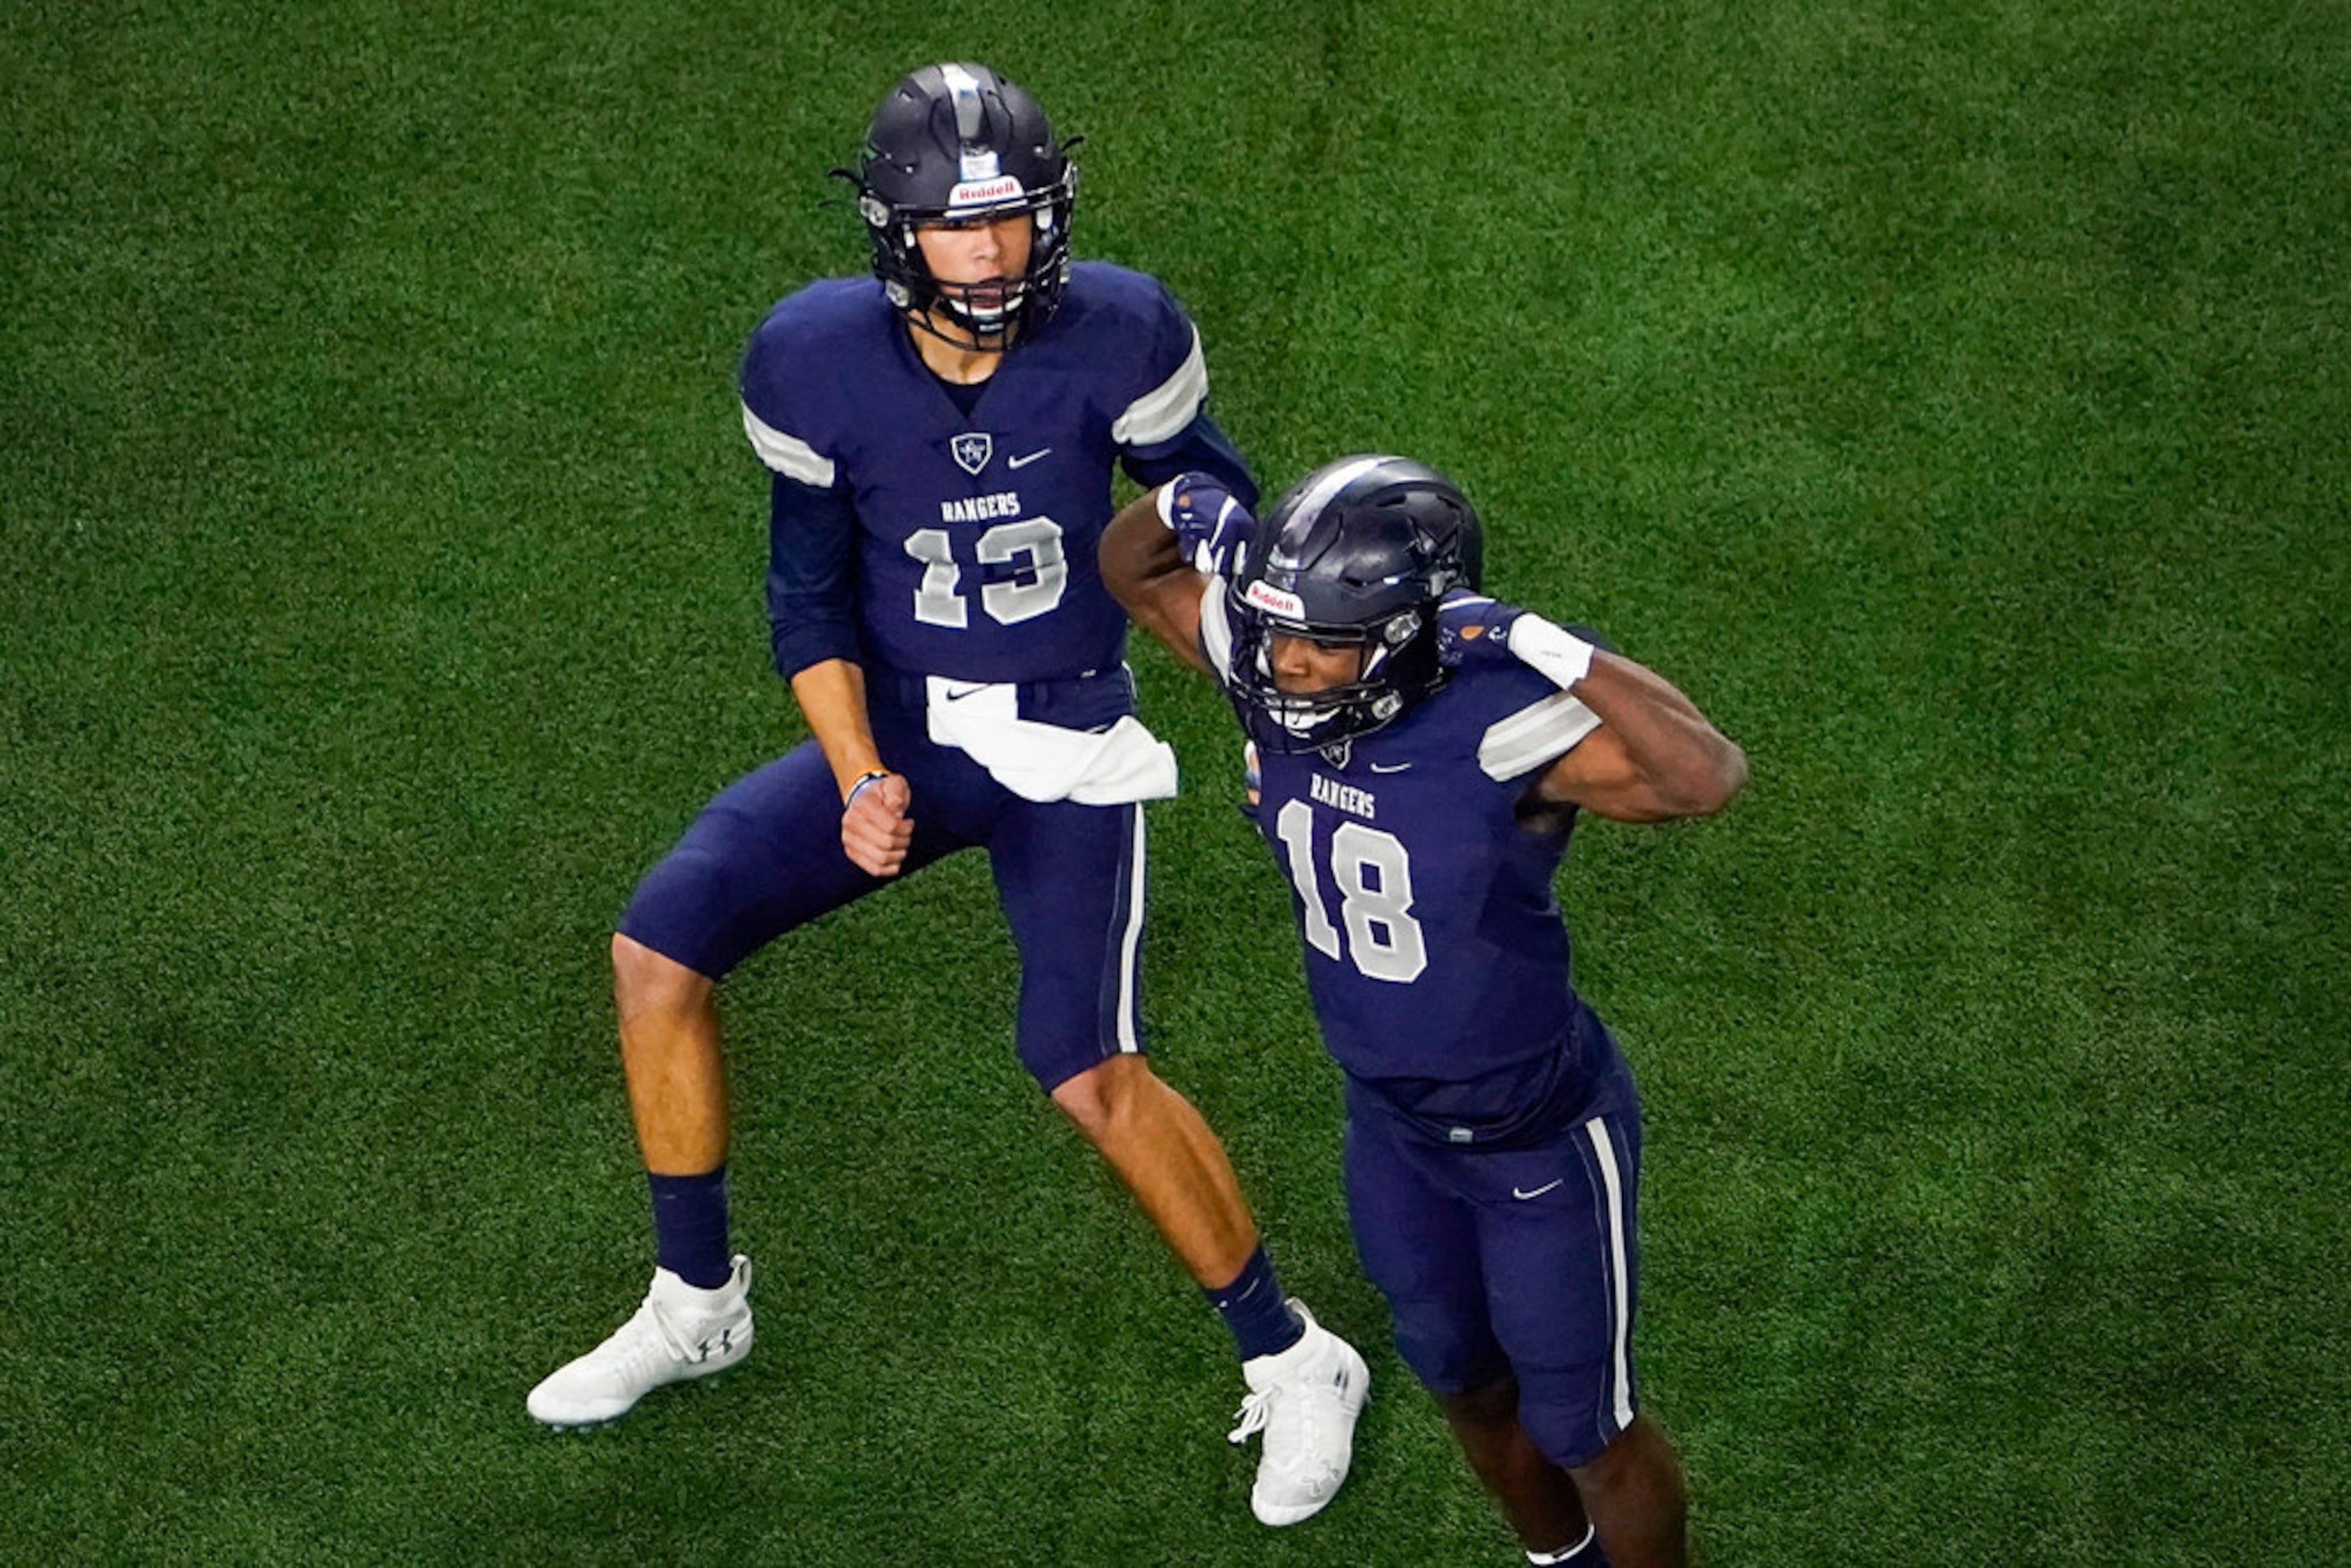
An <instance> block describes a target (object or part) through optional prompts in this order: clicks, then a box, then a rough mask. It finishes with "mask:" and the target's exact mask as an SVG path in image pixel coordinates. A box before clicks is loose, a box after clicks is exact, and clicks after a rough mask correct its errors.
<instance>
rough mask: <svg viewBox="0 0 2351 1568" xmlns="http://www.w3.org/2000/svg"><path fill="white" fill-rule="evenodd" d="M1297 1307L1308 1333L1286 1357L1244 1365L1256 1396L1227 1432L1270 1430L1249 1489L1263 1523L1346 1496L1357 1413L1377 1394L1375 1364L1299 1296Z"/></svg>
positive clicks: (1235, 1436) (1290, 1519)
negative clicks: (1342, 1488)
mask: <svg viewBox="0 0 2351 1568" xmlns="http://www.w3.org/2000/svg"><path fill="white" fill-rule="evenodd" d="M1290 1310H1291V1311H1293V1312H1296V1313H1297V1314H1298V1315H1299V1316H1300V1317H1301V1318H1302V1319H1304V1320H1305V1322H1306V1334H1305V1337H1304V1338H1302V1339H1301V1340H1300V1341H1299V1342H1298V1343H1296V1344H1293V1345H1291V1346H1290V1348H1289V1349H1288V1350H1285V1351H1283V1352H1282V1353H1281V1354H1279V1355H1260V1356H1259V1357H1257V1358H1256V1359H1255V1360H1252V1361H1245V1362H1243V1363H1241V1376H1242V1378H1243V1379H1244V1380H1246V1381H1247V1382H1248V1384H1249V1397H1248V1398H1246V1399H1244V1400H1242V1401H1241V1408H1240V1414H1239V1416H1238V1420H1239V1423H1240V1424H1239V1425H1238V1426H1237V1427H1234V1428H1233V1429H1232V1431H1231V1433H1230V1434H1229V1435H1228V1440H1229V1441H1232V1442H1235V1443H1245V1442H1247V1441H1249V1438H1250V1437H1254V1436H1256V1435H1257V1434H1258V1433H1259V1432H1263V1433H1264V1434H1265V1448H1264V1449H1263V1450H1262V1451H1261V1452H1260V1453H1259V1456H1258V1461H1257V1485H1256V1486H1255V1487H1253V1488H1252V1489H1250V1491H1249V1511H1251V1512H1252V1513H1255V1514H1256V1515H1257V1517H1258V1521H1259V1523H1262V1524H1296V1523H1297V1522H1298V1521H1300V1520H1301V1519H1307V1518H1311V1516H1313V1515H1314V1514H1316V1513H1319V1512H1321V1511H1322V1505H1323V1504H1324V1503H1326V1502H1329V1501H1330V1500H1332V1498H1334V1497H1336V1496H1338V1495H1339V1483H1340V1482H1342V1481H1343V1480H1345V1479H1347V1466H1348V1465H1349V1463H1350V1462H1351V1461H1352V1460H1353V1458H1354V1454H1355V1417H1356V1416H1360V1415H1362V1414H1363V1410H1364V1400H1365V1399H1366V1398H1368V1397H1369V1396H1370V1395H1371V1392H1372V1373H1371V1368H1369V1367H1367V1366H1365V1365H1364V1358H1363V1357H1362V1356H1360V1355H1358V1354H1355V1347H1354V1346H1353V1345H1352V1344H1349V1343H1347V1342H1346V1341H1345V1340H1343V1339H1341V1338H1340V1337H1339V1336H1338V1335H1337V1334H1334V1333H1332V1332H1331V1331H1330V1330H1329V1329H1326V1328H1324V1327H1323V1326H1322V1324H1321V1323H1318V1322H1315V1321H1314V1314H1313V1313H1312V1312H1308V1311H1307V1310H1306V1303H1305V1302H1303V1301H1300V1300H1299V1299H1298V1298H1297V1297H1295V1296H1292V1297H1291V1298H1290Z"/></svg>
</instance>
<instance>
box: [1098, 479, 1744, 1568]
mask: <svg viewBox="0 0 2351 1568" xmlns="http://www.w3.org/2000/svg"><path fill="white" fill-rule="evenodd" d="M1480 558H1481V536H1480V532H1479V524H1478V518H1477V515H1476V513H1475V512H1474V511H1473V510H1472V509H1471V507H1470V505H1469V503H1468V500H1467V499H1466V498H1465V497H1463V496H1462V494H1461V492H1460V491H1459V490H1458V489H1457V488H1456V487H1455V486H1453V485H1452V484H1451V483H1450V482H1449V481H1447V479H1446V478H1445V477H1444V476H1442V475H1439V474H1437V473H1436V472H1435V471H1434V470H1432V469H1429V468H1427V467H1425V466H1423V465H1420V464H1418V463H1414V462H1410V461H1407V460H1405V459H1404V458H1399V457H1384V456H1360V457H1351V458H1346V459H1343V460H1341V461H1340V462H1337V463H1333V464H1331V465H1327V466H1325V467H1323V468H1322V469H1320V470H1318V471H1317V472H1315V473H1314V474H1312V475H1311V476H1308V477H1307V479H1306V480H1305V481H1304V482H1303V483H1301V485H1300V486H1298V487H1297V488H1296V489H1294V490H1292V491H1291V492H1290V494H1289V495H1287V496H1285V497H1283V498H1282V499H1281V501H1280V504H1279V505H1277V506H1276V507H1275V508H1274V509H1273V511H1272V512H1271V514H1270V515H1269V516H1268V517H1266V519H1265V520H1264V523H1263V524H1262V526H1259V524H1257V523H1256V522H1255V521H1253V519H1252V518H1251V517H1250V516H1249V509H1248V507H1247V504H1246V497H1241V496H1238V494H1236V493H1234V492H1233V491H1232V490H1231V489H1230V487H1229V486H1226V485H1224V484H1223V483H1222V482H1221V481H1220V480H1219V479H1217V477H1216V476H1212V475H1206V474H1201V475H1187V476H1182V477H1180V478H1178V479H1176V480H1175V481H1174V482H1173V483H1171V484H1169V485H1167V486H1163V487H1161V488H1160V489H1159V490H1158V491H1157V492H1156V493H1155V495H1151V496H1145V497H1142V498H1141V499H1140V500H1138V501H1137V502H1135V503H1134V505H1132V506H1130V507H1127V508H1126V509H1125V510H1124V511H1123V512H1122V513H1121V514H1120V516H1119V517H1118V518H1117V519H1116V521H1115V522H1113V525H1112V527H1111V528H1110V530H1109V532H1108V534H1107V535H1106V536H1105V538H1104V539H1103V544H1102V571H1103V578H1104V580H1105V581H1107V582H1108V583H1109V585H1110V588H1111V591H1112V592H1113V593H1114V594H1116V595H1117V596H1118V597H1119V599H1120V601H1121V602H1123V603H1124V604H1125V605H1126V606H1127V608H1128V611H1129V612H1130V613H1131V614H1132V615H1133V616H1134V619H1135V621H1136V622H1137V623H1138V624H1139V625H1142V626H1144V627H1145V628H1146V629H1148V630H1149V631H1151V632H1153V633H1154V634H1155V635H1156V636H1158V637H1159V638H1160V639H1161V640H1162V641H1163V642H1165V643H1167V645H1168V646H1169V647H1171V648H1172V649H1174V650H1175V653H1177V654H1178V655H1179V656H1180V657H1182V658H1183V659H1184V660H1186V662H1187V663H1189V664H1192V665H1193V666H1195V667H1196V668H1198V669H1201V670H1204V671H1206V672H1207V673H1208V674H1212V675H1214V676H1216V677H1217V679H1218V680H1219V681H1220V682H1221V683H1222V684H1223V685H1224V687H1225V689H1226V691H1227V693H1228V695H1230V697H1231V698H1232V701H1233V705H1234V708H1235V711H1236V712H1237V713H1238V716H1239V717H1240V720H1241V723H1242V726H1243V728H1244V729H1245V730H1246V731H1247V732H1248V735H1249V757H1250V763H1251V768H1252V772H1253V775H1254V776H1253V778H1252V779H1251V780H1250V804H1249V813H1250V815H1251V817H1252V818H1253V820H1254V821H1255V822H1256V824H1257V826H1258V828H1259V831H1262V832H1263V833H1264V835H1265V838H1266V841H1267V842H1268V844H1269V845H1270V847H1271V849H1272V851H1273V854H1274V858H1275V860H1276V861H1277V862H1278V863H1279V864H1280V866H1282V867H1283V868H1284V869H1285V870H1286V871H1287V872H1288V873H1289V876H1290V884H1291V889H1290V890H1291V894H1292V898H1293V904H1294V907H1295V909H1296V913H1297V916H1298V925H1299V934H1300V936H1301V937H1302V938H1303V939H1304V943H1305V949H1306V953H1305V961H1306V970H1307V980H1308V988H1309V990H1310V993H1311V997H1312V999H1313V1002H1314V1007H1315V1012H1316V1015H1317V1017H1318V1019H1320V1022H1321V1024H1322V1037H1323V1042H1324V1044H1325V1046H1326V1047H1327V1048H1328V1049H1329V1051H1330V1052H1331V1054H1332V1057H1334V1058H1335V1059H1336V1060H1337V1061H1338V1062H1339V1065H1340V1066H1341V1067H1342V1068H1343V1069H1344V1075H1345V1081H1346V1096H1347V1107H1348V1113H1347V1128H1346V1154H1345V1165H1346V1185H1347V1202H1348V1211H1349V1215H1350V1218H1351V1219H1352V1222H1353V1228H1354V1232H1355V1242H1356V1248H1357V1250H1358V1252H1359V1253H1360V1255H1361V1257H1362V1259H1363V1263H1364V1272H1365V1273H1366V1274H1367V1275H1368V1276H1369V1277H1370V1278H1371V1280H1372V1281H1373V1282H1374V1284H1376V1285H1377V1286H1378V1287H1379V1288H1380V1290H1381V1291H1382V1293H1383V1294H1384V1295H1385V1296H1386V1298H1387V1300H1388V1303H1389V1307H1390V1309H1391V1312H1392V1313H1393V1315H1394V1318H1395V1340H1396V1348H1397V1351H1398V1353H1399V1354H1401V1355H1402V1356H1403V1358H1404V1360H1405V1364H1407V1365H1409V1366H1410V1367H1411V1368H1412V1370H1413V1372H1414V1373H1415V1375H1417V1376H1418V1377H1419V1378H1420V1380H1421V1381H1422V1382H1423V1383H1424V1384H1426V1385H1427V1386H1428V1388H1429V1389H1430V1391H1431V1392H1432V1393H1433V1394H1434V1395H1435V1396H1436V1397H1437V1402H1438V1403H1439V1405H1440V1406H1442V1407H1443V1408H1444V1411H1445V1415H1446V1417H1447V1421H1448V1422H1449V1424H1450V1425H1451V1426H1452V1427H1453V1430H1454V1433H1455V1435H1456V1436H1457V1437H1458V1439H1459V1440H1460V1443H1461V1447H1462V1448H1463V1450H1464V1451H1465V1452H1466V1453H1467V1455H1468V1459H1469V1462H1470V1465H1471V1467H1472V1468H1473V1469H1475V1470H1476V1472H1477V1474H1478V1476H1479V1479H1480V1480H1481V1481H1482V1482H1483V1483H1484V1484H1485V1486H1486V1487H1487V1489H1488V1490H1490V1491H1491V1492H1492V1493H1493V1494H1494V1495H1495V1497H1496V1498H1497V1499H1498V1500H1499V1502H1500V1504H1501V1508H1502V1511H1503V1513H1504V1514H1505V1515H1506V1516H1507V1518H1508V1520H1509V1521H1510V1525H1511V1526H1512V1527H1513V1529H1514V1530H1515V1531H1516V1532H1517V1534H1518V1536H1519V1538H1520V1542H1521V1543H1522V1544H1523V1545H1524V1547H1525V1548H1526V1551H1527V1555H1528V1559H1529V1561H1530V1562H1534V1563H1578V1564H1589V1563H1602V1562H1607V1563H1614V1564H1615V1565H1616V1568H1646V1565H1648V1564H1656V1563H1681V1562H1683V1561H1684V1556H1685V1546H1684V1523H1683V1520H1684V1514H1685V1511H1686V1507H1685V1501H1684V1491H1683V1486H1682V1479H1681V1471H1680V1466H1679V1463H1678V1461H1677V1458H1676V1457H1675V1454H1674V1449H1673V1447H1672V1445H1671V1443H1670V1442H1668V1440H1667V1437H1666V1436H1665V1434H1664V1432H1663V1431H1662V1430H1660V1429H1659V1427H1657V1425H1656V1422H1655V1421H1654V1420H1652V1419H1651V1418H1650V1417H1648V1416H1646V1415H1643V1414H1640V1413H1639V1409H1638V1406H1637V1403H1636V1399H1635V1385H1634V1379H1633V1361H1632V1337H1631V1336H1632V1328H1633V1310H1634V1304H1635V1299H1636V1294H1637V1288H1638V1281H1639V1270H1638V1267H1637V1263H1638V1251H1637V1249H1636V1247H1635V1226H1634V1215H1635V1206H1636V1199H1637V1196H1638V1193H1639V1188H1640V1164H1641V1112H1640V1103H1639V1101H1638V1099H1637V1098H1636V1097H1635V1093H1634V1088H1633V1081H1632V1078H1631V1076H1630V1074H1629V1073H1628V1072H1627V1071H1626V1068H1625V1059H1624V1057H1623V1056H1622V1055H1621V1054H1620V1053H1619V1052H1618V1051H1617V1048H1616V1043H1615V1041H1614V1040H1613V1039H1611V1038H1610V1036H1609V1033H1608V1030H1607V1029H1606V1028H1605V1027H1604V1026H1603V1024H1602V1023H1601V1021H1600V1019H1599V1018H1598V1017H1597V1016H1596V1015H1595V1014H1594V1013H1593V1010H1592V1009H1591V1008H1590V1007H1589V1006H1588V1005H1586V1004H1585V1002H1584V1001H1583V998H1581V997H1579V996H1578V995H1577V994H1576V992H1575V990H1574V988H1573V985H1572V984H1571V982H1570V977H1569V970H1568V938H1567V929H1566V926H1565V925H1564V923H1563V922H1562V919H1561V917H1560V912H1559V906H1558V904H1556V903H1555V902H1554V901H1553V898H1552V873H1553V872H1554V871H1555V870H1556V869H1557V867H1558V865H1559V863H1560V859H1561V857H1562V855H1563V854H1564V853H1565V852H1566V849H1567V840H1568V834H1569V831H1571V829H1572V828H1573V825H1574V822H1575V821H1576V818H1577V816H1578V814H1579V813H1580V812H1583V811H1590V812H1595V813H1597V814H1599V815H1601V816H1604V817H1612V818H1615V819H1617V820H1619V821H1632V822H1651V821H1666V820H1668V819H1671V818H1676V817H1688V816H1698V815H1703V814H1705V813H1707V812H1710V811H1714V810H1719V808H1720V807H1721V806H1722V805H1723V804H1724V803H1725V802H1727V801H1728V800H1729V799H1730V797H1731V796H1732V794H1733V793H1735V792H1736V791H1737V790H1738V789H1739V788H1740V783H1741V782H1742V781H1743V779H1744V778H1745V773H1746V763H1745V760H1744V758H1742V756H1741V754H1740V750H1739V748H1738V747H1736V746H1734V745H1732V744H1731V743H1730V742H1729V740H1726V739H1725V738H1723V737H1722V736H1721V735H1720V734H1719V733H1718V732H1717V731H1716V729H1715V728H1714V727H1713V726H1712V725H1711V724H1709V723H1708V721H1707V719H1706V718H1705V716H1703V715H1701V714H1700V713H1699V712H1698V709H1697V707H1695V706H1693V705H1692V704H1691V703H1690V701H1689V699H1688V698H1687V697H1685V696H1684V695H1682V694H1681V693H1680V692H1678V691H1677V690H1675V689H1674V688H1673V687H1672V686H1671V685H1667V683H1666V682H1665V681H1664V680H1663V679H1661V678H1660V677H1658V676H1657V675H1656V674H1653V673H1652V672H1650V671H1649V670H1647V669H1645V668H1643V667H1642V666H1641V665H1639V664H1635V663H1634V662H1633V661H1631V660H1629V659H1626V658H1623V657H1621V656H1619V655H1617V654H1616V653H1612V652H1609V651H1607V650H1605V649H1603V648H1600V647H1598V646H1596V645H1595V644H1594V643H1592V642H1590V641H1588V640H1586V639H1585V638H1583V637H1580V636H1577V635H1576V634H1574V633H1573V632H1568V631H1565V630H1563V629H1562V628H1560V627H1558V626H1555V625H1553V624H1552V623H1551V622H1547V621H1545V620H1543V619H1542V618H1541V617H1540V616H1538V615H1534V614H1532V613H1530V612H1524V611H1521V610H1520V609H1518V608H1517V607H1515V606H1511V605H1508V604H1502V603H1499V602H1497V601H1494V600H1492V599H1489V598H1486V597H1484V596H1482V595H1480V594H1479V593H1478V592H1476V589H1477V587H1478V583H1479V572H1480V567H1481V559H1480Z"/></svg>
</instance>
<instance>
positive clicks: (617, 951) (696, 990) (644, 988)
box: [612, 932, 711, 1016]
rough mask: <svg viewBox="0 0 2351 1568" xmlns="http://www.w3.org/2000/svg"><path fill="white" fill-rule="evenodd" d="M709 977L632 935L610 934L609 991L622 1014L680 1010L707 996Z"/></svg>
mask: <svg viewBox="0 0 2351 1568" xmlns="http://www.w3.org/2000/svg"><path fill="white" fill-rule="evenodd" d="M710 990H711V979H710V977H709V976H707V975H703V974H698V973H696V972H695V970H692V969H689V968H687V967H685V966H684V965H683V964H681V963H679V962H678V961H677V960H676V959H674V958H672V957H668V956H664V955H663V954H660V953H656V952H654V951H653V949H652V948H650V947H648V946H645V945H644V944H643V943H642V942H640V941H638V940H636V939H635V938H634V937H632V936H624V935H622V934H621V933H619V932H614V933H613V935H612V995H613V998H615V999H616V1000H617V1001H618V1002H619V1004H620V1009H621V1011H622V1014H623V1015H624V1016H625V1015H629V1014H634V1013H643V1012H684V1011H690V1010H693V1009H696V1008H699V1007H700V1006H701V1005H702V1004H703V1003H704V1002H705V1001H706V1000H707V999H708V998H709V996H710Z"/></svg>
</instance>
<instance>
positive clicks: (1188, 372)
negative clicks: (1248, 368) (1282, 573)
mask: <svg viewBox="0 0 2351 1568" xmlns="http://www.w3.org/2000/svg"><path fill="white" fill-rule="evenodd" d="M1148 286H1149V292H1148V294H1147V296H1146V297H1145V298H1144V300H1143V301H1142V304H1141V313H1142V319H1141V320H1140V321H1139V322H1138V323H1137V324H1136V326H1135V328H1134V330H1135V331H1136V333H1137V334H1138V335H1139V336H1140V337H1141V339H1142V340H1143V342H1144V352H1143V354H1142V355H1141V363H1142V367H1143V374H1142V377H1141V379H1140V382H1139V384H1138V385H1137V386H1136V387H1135V388H1134V392H1133V396H1132V397H1131V399H1130V400H1129V401H1128V402H1127V403H1126V405H1125V407H1124V408H1123V409H1122V410H1120V411H1119V412H1118V413H1117V414H1116V416H1115V417H1114V418H1113V421H1112V423H1111V438H1112V440H1113V441H1114V442H1116V443H1117V444H1118V448H1119V457H1120V463H1121V465H1122V466H1123V467H1124V468H1125V470H1126V472H1127V475H1128V476H1129V477H1130V478H1132V479H1134V481H1135V483H1137V484H1139V485H1163V484H1165V483H1166V482H1167V481H1168V480H1170V479H1173V478H1174V477H1175V476H1176V475H1178V474H1181V473H1184V472H1186V471H1187V470H1191V469H1197V470H1199V471H1200V472H1202V473H1205V474H1210V475H1213V476H1215V477H1216V478H1217V481H1218V482H1219V483H1220V484H1222V485H1223V486H1225V488H1226V489H1228V490H1229V491H1231V492H1232V493H1233V494H1234V495H1235V496H1236V497H1238V498H1239V499H1240V503H1241V505H1243V506H1245V507H1255V506H1256V505H1257V499H1258V489H1257V481H1256V480H1255V479H1254V478H1253V477H1251V476H1250V474H1249V462H1248V460H1247V459H1246V458H1244V457H1242V455H1241V454H1240V450H1239V449H1238V447H1236V446H1235V445H1234V444H1233V443H1232V438H1231V437H1230V436H1228V435H1227V434H1225V433H1224V431H1223V430H1222V429H1221V428H1219V427H1218V426H1217V422H1216V421H1215V420H1213V419H1211V418H1209V417H1208V361H1207V355H1206V354H1205V353H1204V352H1203V350H1202V349H1201V347H1200V330H1199V329H1198V328H1197V327H1196V326H1194V325H1193V323H1192V318H1191V317H1190V316H1188V315H1186V313H1185V310H1184V308H1183V307H1182V306H1181V305H1179V304H1177V303H1176V302H1175V296H1174V295H1172V294H1170V293H1168V292H1167V289H1166V287H1165V285H1163V284H1161V283H1159V282H1158V281H1157V280H1156V279H1150V280H1148Z"/></svg>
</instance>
